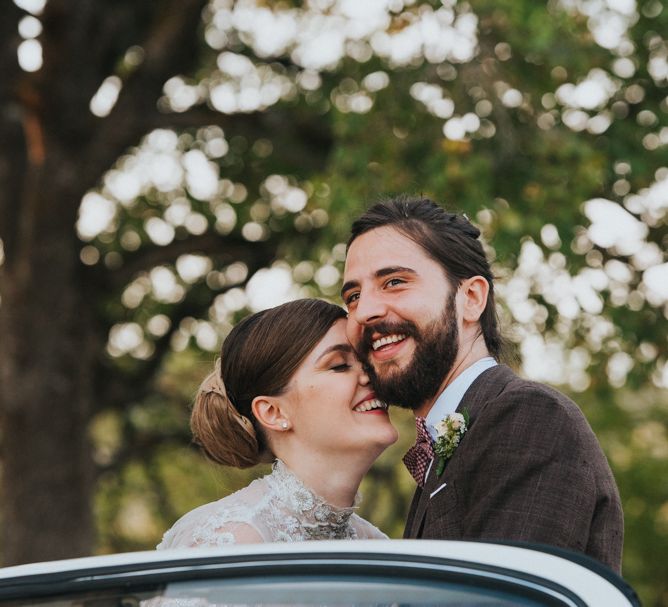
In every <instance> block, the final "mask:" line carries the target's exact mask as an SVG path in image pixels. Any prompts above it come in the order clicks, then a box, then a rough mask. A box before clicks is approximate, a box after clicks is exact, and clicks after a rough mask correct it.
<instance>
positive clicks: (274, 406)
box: [251, 396, 290, 432]
mask: <svg viewBox="0 0 668 607" xmlns="http://www.w3.org/2000/svg"><path fill="white" fill-rule="evenodd" d="M251 410H252V411H253V415H254V416H255V419H256V420H257V421H258V423H259V424H260V425H261V426H262V427H263V428H264V429H265V430H273V431H274V432H285V431H286V430H288V429H289V428H290V420H289V419H288V418H287V416H286V415H285V414H284V412H283V409H282V407H281V403H280V401H279V399H278V398H276V397H273V396H256V397H255V398H254V399H253V402H252V403H251Z"/></svg>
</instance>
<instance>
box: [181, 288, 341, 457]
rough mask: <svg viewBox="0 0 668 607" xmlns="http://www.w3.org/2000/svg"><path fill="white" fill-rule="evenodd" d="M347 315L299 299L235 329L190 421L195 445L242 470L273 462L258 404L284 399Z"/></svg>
mask: <svg viewBox="0 0 668 607" xmlns="http://www.w3.org/2000/svg"><path fill="white" fill-rule="evenodd" d="M345 316H346V313H345V311H344V310H343V309H342V308H340V307H339V306H336V305H334V304H331V303H328V302H326V301H323V300H320V299H299V300H296V301H291V302H288V303H285V304H283V305H280V306H277V307H275V308H270V309H268V310H263V311H262V312H257V313H256V314H252V315H251V316H248V317H246V318H245V319H244V320H242V321H241V322H240V323H238V324H237V325H236V326H235V327H234V329H232V331H231V332H230V334H229V335H228V336H227V337H226V338H225V342H224V343H223V348H222V353H221V360H219V361H217V362H216V367H215V369H214V370H213V372H212V373H211V374H209V376H208V377H207V378H206V379H205V380H204V381H203V382H202V385H201V386H200V388H199V390H198V392H197V395H196V397H195V402H194V404H193V410H192V415H191V418H190V427H191V430H192V433H193V438H194V441H195V442H196V443H197V444H198V445H200V446H201V447H202V449H203V450H204V453H205V454H206V455H207V456H208V457H209V458H210V459H212V460H213V461H215V462H217V463H219V464H222V465H225V466H234V467H237V468H249V467H251V466H254V465H255V464H259V463H262V462H270V461H272V460H273V458H274V455H273V453H272V452H271V448H270V446H269V444H268V441H267V438H266V435H265V434H264V432H263V430H262V428H261V427H260V425H259V424H258V423H257V421H256V420H255V418H254V416H253V412H252V410H251V404H252V402H253V399H254V398H255V397H256V396H279V395H281V394H282V393H283V392H284V391H285V389H286V386H287V385H288V382H289V381H290V379H291V378H292V376H293V375H294V373H295V371H296V370H297V369H298V368H299V366H300V365H301V363H302V362H303V360H304V359H305V358H306V356H307V355H308V354H309V352H311V350H313V348H314V347H315V346H316V344H317V343H318V342H319V341H320V340H321V339H322V338H323V337H324V336H325V334H326V333H327V331H329V329H330V328H331V327H332V325H333V324H334V323H335V322H336V321H337V320H338V319H340V318H345Z"/></svg>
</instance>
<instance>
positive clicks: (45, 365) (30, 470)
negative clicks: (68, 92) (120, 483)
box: [0, 157, 96, 564]
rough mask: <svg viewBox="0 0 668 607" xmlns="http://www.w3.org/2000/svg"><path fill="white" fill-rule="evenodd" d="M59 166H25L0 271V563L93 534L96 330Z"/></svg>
mask: <svg viewBox="0 0 668 607" xmlns="http://www.w3.org/2000/svg"><path fill="white" fill-rule="evenodd" d="M68 164H69V163H68V162H67V161H66V160H63V159H62V158H61V160H55V159H54V158H53V157H52V158H51V159H50V160H49V163H48V170H47V168H46V166H47V165H43V167H42V168H38V169H36V170H33V171H32V173H33V174H32V175H30V176H29V180H30V183H29V184H27V186H26V187H25V189H24V200H23V201H21V204H20V205H17V206H19V207H20V208H22V209H24V211H25V210H26V209H30V208H31V209H32V212H22V213H20V216H19V221H18V223H17V225H16V226H14V227H15V229H17V231H18V234H19V238H18V239H16V242H15V245H14V246H12V247H9V248H8V249H7V250H6V252H5V254H6V259H5V263H4V266H3V268H2V270H1V271H2V274H0V289H1V296H2V305H0V340H1V341H0V343H1V346H0V378H1V381H0V423H1V427H2V461H3V474H2V494H3V512H2V516H3V519H4V521H3V522H4V524H3V540H2V548H3V552H4V562H5V564H17V563H25V562H30V561H37V560H50V559H56V558H64V557H72V556H79V555H86V554H90V551H91V548H92V542H93V537H94V533H93V520H92V513H91V494H92V487H93V461H92V457H91V449H90V446H89V439H88V423H89V418H90V411H89V409H90V403H91V402H92V397H93V395H92V388H91V387H92V378H93V372H94V365H95V355H96V352H95V345H96V344H94V343H92V342H93V339H92V338H91V335H95V327H94V326H91V320H90V317H89V312H88V308H89V306H90V303H89V302H86V296H85V289H84V288H82V287H83V285H82V284H81V278H80V271H81V270H80V267H81V264H80V262H79V259H78V254H77V246H76V238H75V236H74V233H73V232H74V231H73V229H72V227H73V224H74V221H75V214H73V213H71V212H67V209H71V208H76V205H73V204H72V202H71V197H72V196H78V197H80V194H79V193H74V192H68V191H66V190H65V189H64V188H62V186H63V179H62V178H60V179H59V177H58V176H59V175H60V176H63V175H67V174H68V173H69V174H70V175H71V172H70V171H71V168H72V166H71V164H69V166H68ZM33 166H34V165H33ZM68 169H70V170H68ZM64 181H67V180H64ZM59 186H60V187H61V190H60V191H58V190H59ZM67 189H69V188H67ZM63 199H68V200H67V201H64V200H63ZM78 199H79V198H75V200H78ZM5 227H7V226H5ZM64 235H68V236H69V237H67V238H64V237H63V236H64ZM28 437H29V438H28ZM63 538H67V539H66V540H64V539H63Z"/></svg>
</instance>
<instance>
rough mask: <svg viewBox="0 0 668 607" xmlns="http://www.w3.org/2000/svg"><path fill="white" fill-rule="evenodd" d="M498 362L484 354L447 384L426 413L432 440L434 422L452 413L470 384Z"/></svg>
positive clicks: (435, 434)
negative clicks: (483, 356)
mask: <svg viewBox="0 0 668 607" xmlns="http://www.w3.org/2000/svg"><path fill="white" fill-rule="evenodd" d="M497 364H498V363H497V362H496V361H495V360H494V359H493V358H492V357H491V356H486V357H485V358H481V359H480V360H477V361H476V362H474V363H473V364H472V365H471V366H470V367H469V368H468V369H465V370H464V371H462V373H461V374H460V375H458V376H457V377H456V378H455V380H454V381H453V382H452V383H451V384H449V385H448V386H447V387H446V388H445V390H443V392H441V395H440V396H439V397H438V398H437V399H436V402H435V403H434V405H433V406H432V408H431V409H430V411H429V413H427V420H426V421H427V430H429V434H430V435H431V439H432V441H435V440H436V437H437V436H438V434H437V433H436V424H438V422H440V421H441V420H442V419H443V418H444V417H445V416H446V415H449V414H450V413H454V412H455V410H456V409H457V407H458V406H459V403H460V402H461V401H462V398H463V397H464V394H466V391H467V390H468V389H469V388H470V387H471V384H472V383H473V382H474V381H475V380H476V378H477V377H478V376H479V375H480V374H481V373H482V372H483V371H487V369H490V368H491V367H495V366H496V365H497Z"/></svg>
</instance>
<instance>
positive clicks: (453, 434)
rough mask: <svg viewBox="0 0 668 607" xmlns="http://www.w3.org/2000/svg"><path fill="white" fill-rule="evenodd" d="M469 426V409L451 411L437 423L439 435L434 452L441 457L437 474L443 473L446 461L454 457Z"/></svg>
mask: <svg viewBox="0 0 668 607" xmlns="http://www.w3.org/2000/svg"><path fill="white" fill-rule="evenodd" d="M468 426H469V412H468V410H467V409H464V412H463V413H450V415H446V416H445V417H444V418H443V419H442V420H441V421H440V422H438V423H437V424H436V434H437V436H436V442H435V443H434V453H435V454H436V455H438V458H439V459H438V464H437V466H436V474H437V476H441V474H443V470H445V463H446V462H447V461H448V460H449V459H450V458H451V457H452V454H453V453H454V452H455V449H456V448H457V446H458V445H459V441H461V440H462V436H464V434H465V432H466V430H467V429H468Z"/></svg>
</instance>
